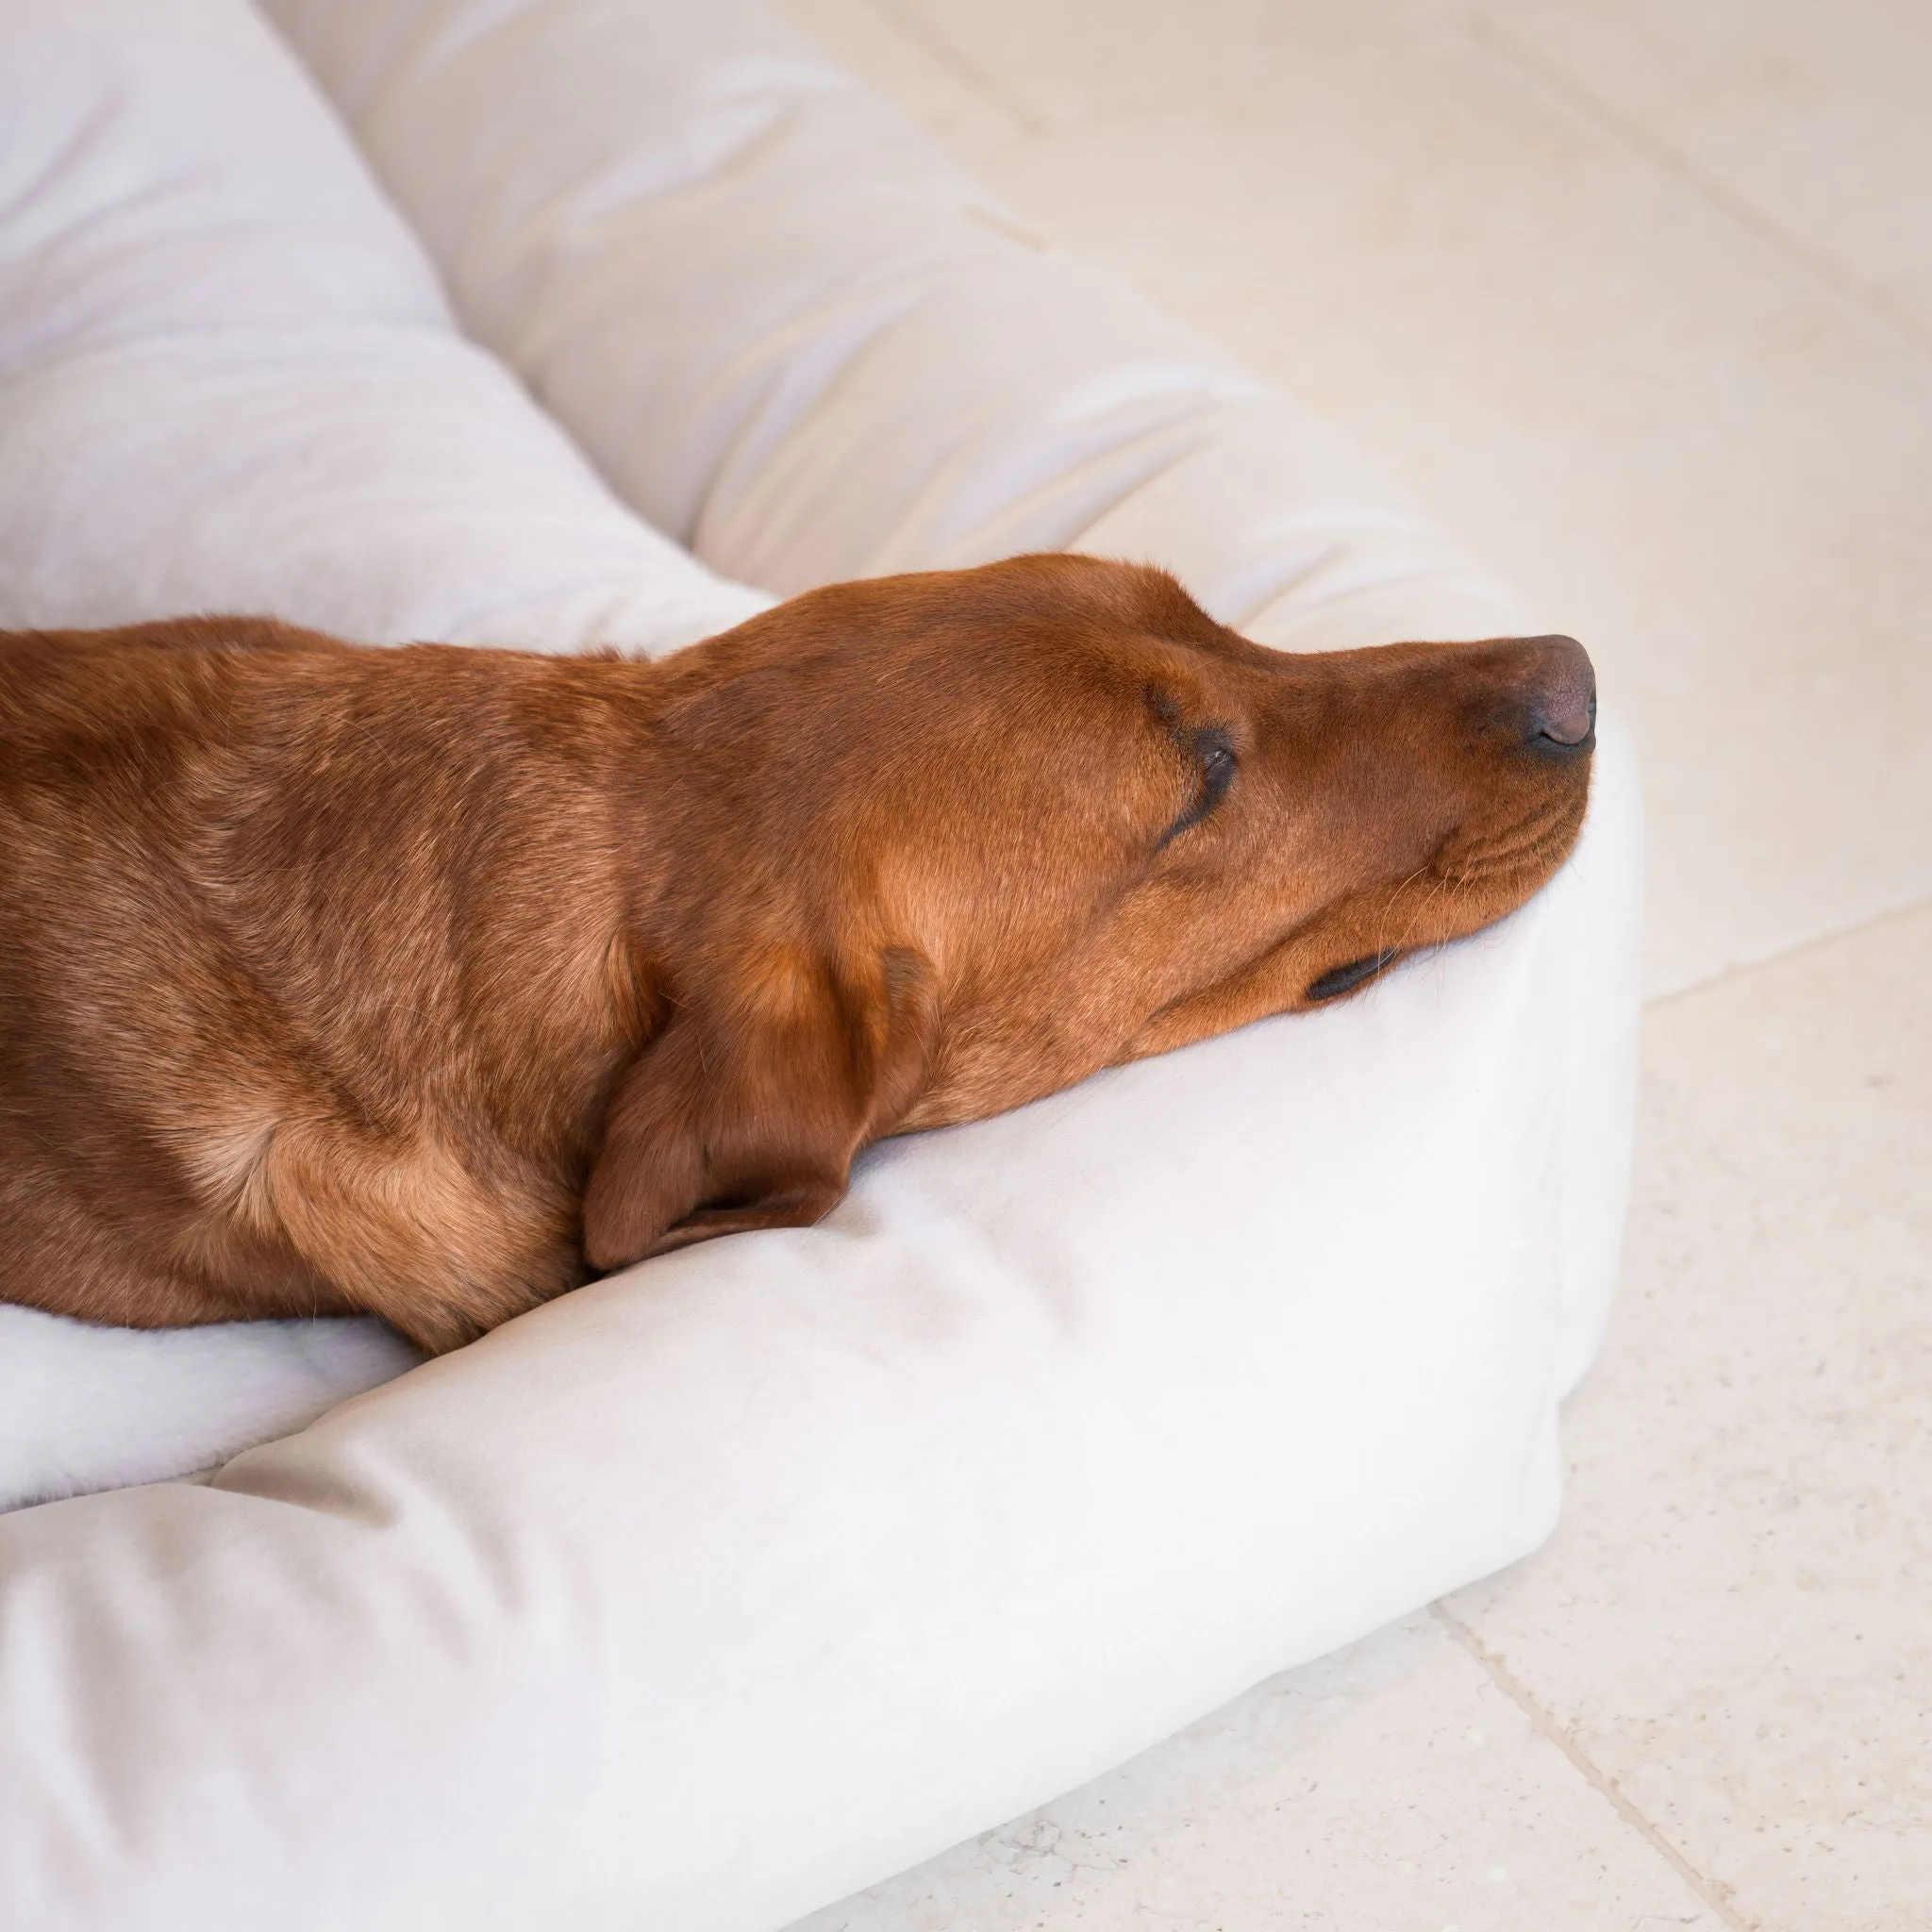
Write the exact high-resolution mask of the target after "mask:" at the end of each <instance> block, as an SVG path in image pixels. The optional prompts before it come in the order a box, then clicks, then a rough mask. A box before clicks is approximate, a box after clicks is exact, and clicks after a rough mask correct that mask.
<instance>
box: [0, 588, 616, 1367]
mask: <svg viewBox="0 0 1932 1932" xmlns="http://www.w3.org/2000/svg"><path fill="white" fill-rule="evenodd" d="M615 669H616V667H608V666H607V667H588V666H584V665H581V664H579V665H566V664H557V663H554V662H551V661H550V660H533V659H529V658H522V657H519V656H517V655H516V654H509V653H485V652H458V651H449V650H444V649H442V648H441V647H436V646H419V647H411V648H409V649H408V650H403V651H397V652H377V651H358V650H354V649H351V648H349V647H346V646H342V645H339V644H336V643H334V642H333V641H330V640H328V639H325V638H319V637H316V636H314V635H313V634H311V633H306V632H301V631H296V630H292V629H290V628H288V627H285V626H281V625H271V624H266V623H260V622H253V621H246V620H243V621H240V622H238V621H234V620H222V621H220V622H219V623H214V622H209V621H193V620H191V621H187V622H183V623H179V624H172V625H143V626H140V627H137V628H135V629H131V630H128V631H125V632H118V633H92V634H60V633H41V634H33V633H29V634H25V635H15V636H8V637H0V1277H4V1278H5V1279H6V1281H7V1283H8V1293H9V1296H10V1297H12V1298H14V1299H20V1300H25V1301H28V1302H36V1301H38V1302H40V1303H41V1304H42V1306H49V1307H58V1308H59V1309H60V1310H61V1311H63V1312H67V1313H73V1314H80V1315H84V1316H88V1317H91V1318H92V1319H96V1320H102V1321H110V1322H135V1323H142V1324H150V1323H165V1322H170V1321H190V1320H200V1321H205V1320H208V1319H209V1318H210V1314H211V1313H213V1312H219V1311H220V1310H221V1309H222V1307H223V1305H224V1302H225V1301H227V1302H228V1304H229V1308H228V1311H229V1312H232V1313H233V1314H235V1315H238V1316H239V1315H243V1314H246V1315H261V1314H267V1313H278V1312H279V1313H302V1314H308V1313H312V1312H317V1311H328V1310H332V1309H337V1308H347V1307H367V1306H372V1305H379V1304H380V1301H381V1298H382V1281H383V1279H384V1278H385V1277H386V1278H387V1279H388V1280H389V1281H390V1282H391V1283H393V1282H397V1281H407V1282H410V1283H414V1284H417V1285H418V1287H419V1289H420V1287H421V1286H423V1285H425V1284H433V1283H434V1282H435V1281H436V1280H437V1279H438V1278H439V1277H440V1276H448V1277H450V1278H451V1280H452V1289H453V1292H454V1293H457V1294H459V1295H461V1296H464V1297H473V1296H474V1294H475V1290H476V1280H475V1277H476V1276H478V1275H480V1274H490V1275H492V1276H494V1275H498V1274H501V1273H502V1269H503V1255H504V1247H505V1243H506V1241H509V1242H511V1243H512V1245H513V1246H514V1247H515V1248H517V1249H518V1250H520V1251H521V1253H520V1255H519V1260H520V1263H521V1266H522V1268H523V1270H524V1272H525V1274H526V1275H527V1277H528V1279H529V1282H530V1285H531V1286H532V1288H534V1289H535V1290H536V1291H538V1292H541V1291H544V1290H545V1289H546V1288H547V1289H548V1290H549V1291H556V1290H558V1289H560V1288H563V1287H566V1286H569V1285H571V1283H572V1282H573V1281H575V1279H576V1278H578V1277H579V1275H580V1273H581V1264H580V1260H579V1258H578V1257H577V1254H576V1251H575V1231H574V1222H575V1202H574V1199H573V1198H572V1189H573V1185H574V1183H575V1181H576V1180H577V1179H578V1178H580V1177H579V1176H576V1175H573V1174H569V1173H567V1172H565V1173H562V1174H559V1172H558V1167H559V1160H561V1164H562V1166H563V1167H564V1168H565V1169H568V1168H569V1167H570V1165H571V1164H572V1162H573V1160H575V1161H576V1162H577V1163H579V1164H580V1162H581V1160H582V1158H584V1150H583V1147H582V1145H581V1143H582V1141H583V1140H584V1138H585V1136H586V1135H587V1134H588V1133H589V1132H590V1130H591V1122H589V1121H588V1120H583V1119H574V1118H568V1117H561V1116H567V1115H568V1114H569V1113H570V1111H571V1104H570V1096H573V1095H576V1096H581V1095H582V1094H583V1093H584V1092H585V1091H588V1090H589V1089H591V1088H593V1087H594V1086H595V1084H596V1082H597V1079H598V1078H599V1075H600V1067H599V1065H598V1064H597V1063H598V1062H599V1060H600V1058H608V1056H609V1054H610V1053H611V1051H612V1050H613V1047H614V1045H615V1042H613V1041H610V1040H609V1039H608V1037H607V1035H608V1023H607V1021H606V1016H605V1006H606V1003H605V1002H604V1001H603V999H602V982H601V979H600V974H601V971H602V961H601V960H600V959H597V958H584V957H579V958H573V957H572V947H571V944H570V942H569V936H570V935H571V934H572V933H573V932H581V933H584V934H586V935H589V934H591V933H592V932H594V931H595V930H597V929H598V928H600V927H602V926H606V925H608V924H614V923H615V917H616V915H615V913H614V912H613V911H612V910H611V908H610V907H609V906H608V904H606V903H601V902H604V901H608V897H609V894H610V892H611V891H613V890H614V885H613V879H614V874H613V870H612V868H611V866H610V865H609V864H608V847H609V844H610V836H609V832H608V825H607V824H606V823H605V821H604V816H603V812H602V809H601V806H600V792H599V787H598V785H597V782H596V777H595V774H594V772H593V771H591V770H587V769H585V767H586V765H587V764H589V765H591V766H594V764H595V763H596V760H597V756H598V748H599V747H598V741H599V737H600V732H599V729H598V719H599V717H600V716H601V715H602V713H603V712H604V711H607V710H608V697H607V696H606V694H605V692H604V691H603V689H602V687H603V685H604V684H608V679H609V678H610V676H611V675H612V673H613V671H614V670H615ZM587 677H588V678H589V679H590V680H591V681H590V682H589V683H587V682H586V679H587ZM601 735H602V736H603V737H605V738H608V729H607V730H605V731H604V732H603V733H602V734H601ZM600 855H601V856H602V858H604V860H605V861H606V862H605V863H603V864H602V865H601V867H600ZM573 894H581V895H582V896H583V897H584V899H585V900H586V902H587V903H586V904H583V905H580V906H575V905H573V904H572V903H571V902H572V897H573ZM574 915H575V916H574ZM486 929H487V930H486ZM479 958H489V959H491V960H494V961H500V962H504V963H503V969H502V971H501V972H500V974H498V975H497V976H495V977H494V978H493V979H491V980H489V981H485V982H483V983H479V982H478V976H477V974H476V973H475V962H476V961H477V960H478V959H479ZM533 1070H541V1071H539V1072H536V1073H535V1076H534V1077H533V1076H532V1074H533ZM519 1071H521V1072H522V1074H524V1077H523V1078H522V1079H520V1080H518V1079H514V1075H515V1074H516V1073H518V1072H519ZM492 1074H498V1075H501V1076H503V1077H500V1078H498V1079H497V1080H496V1081H495V1082H494V1083H492V1078H491V1076H492ZM505 1078H508V1079H511V1080H513V1083H514V1091H508V1090H506V1088H505V1084H504V1082H505ZM578 1110H579V1111H581V1108H579V1109H578ZM472 1124H475V1126H476V1127H477V1129H478V1131H476V1132H475V1134H471V1133H469V1132H468V1131H466V1129H467V1128H468V1127H469V1126H470V1125H472ZM479 1169H480V1170H481V1171H480V1172H479ZM378 1176H382V1177H385V1178H381V1179H378ZM385 1203H388V1204H389V1207H390V1211H389V1213H388V1214H387V1217H386V1220H387V1224H385V1215H384V1212H383V1206H384V1204H385ZM533 1227H534V1228H536V1229H539V1230H541V1234H540V1235H539V1236H538V1237H537V1238H536V1239H535V1241H534V1247H535V1248H536V1249H537V1250H539V1251H538V1252H532V1248H533V1239H532V1235H531V1232H530V1230H531V1229H532V1228H533ZM513 1229H515V1230H521V1231H522V1232H521V1233H518V1234H513V1233H512V1232H511V1230H513ZM291 1232H293V1233H295V1234H296V1237H297V1239H296V1240H295V1241H291V1239H290V1238H289V1236H290V1234H291ZM466 1250H469V1251H471V1252H470V1253H467V1254H466ZM486 1255H487V1257H488V1261H487V1264H486V1263H485V1262H484V1261H483V1260H482V1258H481V1257H484V1256H486ZM318 1262H319V1263H321V1264H322V1265H318ZM345 1269H346V1270H347V1275H346V1278H345ZM38 1284H45V1289H44V1291H37V1285H38ZM57 1285H58V1292H57ZM372 1291H373V1292H374V1294H375V1303H374V1304H373V1303H372V1301H371V1299H370V1295H371V1292H372ZM418 1325H419V1327H420V1324H418ZM431 1339H432V1340H433V1339H434V1337H433V1336H432V1338H431ZM452 1339H458V1338H452Z"/></svg>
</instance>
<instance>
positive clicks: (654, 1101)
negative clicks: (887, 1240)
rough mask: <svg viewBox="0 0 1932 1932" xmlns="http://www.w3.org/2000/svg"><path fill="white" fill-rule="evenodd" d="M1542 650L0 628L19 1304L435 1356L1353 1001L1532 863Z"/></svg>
mask: <svg viewBox="0 0 1932 1932" xmlns="http://www.w3.org/2000/svg"><path fill="white" fill-rule="evenodd" d="M1588 687H1589V672H1588V662H1587V660H1586V659H1584V658H1583V657H1582V653H1581V652H1580V651H1579V650H1577V648H1576V647H1575V646H1574V645H1573V644H1570V643H1568V642H1567V641H1562V640H1556V641H1552V640H1531V641H1514V642H1507V641H1506V642H1501V643H1495V644H1488V645H1474V646H1426V645H1404V646H1391V647H1388V648H1387V649H1385V650H1382V651H1367V652H1354V653H1346V654H1334V655H1330V656H1327V657H1307V658H1293V657H1286V656H1282V655H1280V654H1276V653H1273V652H1268V651H1264V650H1262V649H1260V648H1259V647H1257V646H1255V645H1252V644H1249V643H1247V642H1245V641H1243V640H1241V639H1239V638H1236V637H1234V636H1233V635H1232V634H1231V633H1229V632H1226V631H1224V630H1223V629H1221V628H1220V627H1219V626H1218V625H1214V624H1212V623H1211V621H1210V620H1208V618H1206V617H1205V616H1204V615H1203V614H1202V613H1201V612H1200V611H1199V610H1198V609H1196V608H1195V607H1194V606H1193V605H1191V603H1190V602H1189V601H1188V599H1187V598H1186V597H1185V596H1184V595H1183V594H1182V593H1181V592H1180V591H1178V589H1177V588H1176V587H1174V585H1173V583H1172V582H1171V581H1170V580H1169V579H1167V578H1165V577H1162V576H1160V575H1158V574H1157V573H1153V572H1146V571H1139V570H1133V569H1129V568H1127V567H1125V566H1120V565H1108V564H1102V563H1097V562H1093V561H1091V560H1087V559H1079V558H1023V559H1017V560H1015V561H1014V562H1011V563H1008V564H1004V565H995V566H990V567H988V568H987V569H985V570H981V571H977V572H971V573H958V574H953V575H933V576H926V577H915V578H898V579H881V580H875V581H874V582H871V583H864V584H857V585H849V586H841V587H836V588H835V589H833V590H830V591H819V592H814V593H811V594H810V595H808V596H807V597H804V598H800V599H797V600H795V601H794V602H793V603H791V604H790V605H786V606H783V607H781V608H779V609H777V610H774V611H772V612H770V613H768V614H767V615H765V616H763V617H760V618H757V619H755V620H753V621H752V622H751V623H750V624H748V625H742V626H741V627H740V628H739V629H738V630H736V631H733V632H730V633H727V634H726V635H725V636H724V637H722V638H717V639H713V640H711V641H709V642H708V643H706V644H702V645H698V646H694V647H692V648H691V650H689V651H686V652H684V653H681V654H679V655H678V656H677V657H676V658H673V659H671V660H668V661H667V662H665V663H663V664H656V665H654V664H645V663H636V662H629V661H625V660H623V659H619V658H541V657H532V656H525V655H521V654H517V653H510V652H490V651H474V650H459V649H455V648H450V647H445V646H439V645H417V646H410V647H408V648H405V649H400V650H391V651H378V650H362V649H357V648H353V647H350V646H347V645H342V644H339V643H336V642H334V641H331V640H328V639H325V638H322V637H318V636H315V635H313V634H311V633H306V632H300V631H294V630H291V629H288V628H286V627H284V626H279V625H269V624H265V623H261V622H258V621H248V620H216V619H204V620H187V621H183V622H179V623H175V624H169V625H148V626H142V627H138V628H136V629H133V630H128V631H121V632H104V633H66V634H55V633H29V634H25V635H22V636H14V637H0V1297H4V1298H7V1299H10V1300H16V1301H22V1302H26V1303H29V1304H32V1305H34V1306H38V1307H45V1308H51V1309H55V1310H58V1311H60V1312H64V1313H69V1314H75V1315H80V1316H83V1317H87V1318H91V1319H93V1320H97V1321H104V1322H114V1323H127V1324H172V1323H187V1322H201V1321H210V1320H222V1319H232V1318H236V1317H241V1316H256V1315H292V1314H311V1313H318V1312H323V1313H326V1312H347V1311H350V1310H358V1309H370V1310H373V1311H375V1312H376V1313H379V1314H382V1315H385V1316H387V1317H388V1318H389V1319H390V1320H391V1321H392V1322H393V1323H394V1324H396V1325H397V1326H398V1327H400V1328H402V1329H403V1330H404V1331H405V1332H406V1333H407V1334H408V1335H409V1336H411V1337H412V1338H413V1339H414V1340H416V1341H419V1342H420V1343H422V1344H423V1345H424V1346H425V1347H427V1348H430V1349H444V1348H448V1347H452V1346H456V1345H458V1344H459V1343H460V1342H462V1341H467V1340H470V1339H471V1338H473V1337H474V1336H475V1335H477V1334H479V1333H481V1332H482V1331H483V1330H485V1329H487V1328H489V1327H491V1326H492V1325H494V1324H496V1323H498V1322H501V1321H503V1320H506V1319H507V1318H508V1317H509V1316H511V1315H513V1314H516V1313H518V1312H520V1311H522V1310H523V1309H525V1308H527V1307H532V1306H534V1305H535V1304H536V1303H538V1302H540V1301H541V1300H543V1299H545V1298H547V1297H549V1296H551V1295H554V1294H556V1293H558V1292H560V1291H563V1290H566V1289H568V1288H570V1287H573V1286H575V1284H576V1283H578V1282H580V1281H581V1280H583V1279H585V1278H586V1276H587V1274H590V1273H593V1272H597V1271H601V1270H604V1269H608V1268H610V1267H614V1266H617V1265H621V1264H622V1263H624V1262H625V1261H628V1260H632V1259H635V1258H638V1257H641V1256H643V1255H646V1254H652V1253H658V1252H661V1251H662V1250H664V1249H666V1248H669V1247H675V1246H677V1245H680V1244H681V1243H682V1242H684V1241H691V1240H698V1239H703V1238H705V1237H706V1236H708V1235H711V1234H717V1233H725V1232H730V1231H732V1230H734V1229H737V1228H745V1227H756V1226H771V1225H784V1224H801V1223H806V1222H809V1221H811V1220H814V1219H816V1218H817V1217H818V1216H819V1215H820V1214H822V1213H823V1212H824V1210H825V1208H828V1207H829V1206H830V1205H831V1204H832V1203H833V1202H834V1201H835V1200H836V1199H837V1198H838V1197H839V1194H840V1193H841V1191H842V1190H843V1187H844V1185H845V1179H846V1174H847V1170H848V1168H849V1164H850V1161H851V1158H852V1157H853V1155H854V1154H855V1153H856V1152H857V1150H858V1148H859V1147H861V1146H863V1145H864V1144H865V1143H866V1142H867V1141H871V1140H874V1139H875V1138H877V1137H878V1136H880V1135H882V1134H886V1133H890V1132H893V1131H896V1130H899V1129H902V1128H907V1127H918V1126H925V1125H932V1124H940V1123H942V1122H947V1121H955V1120H964V1119H971V1118H974V1117H977V1116H980V1115H984V1114H987V1113H991V1112H994V1111H997V1110H999V1109H1000V1108H1005V1107H1009V1106H1013V1105H1016V1104H1018V1103H1019V1102H1021V1101H1024V1100H1026V1099H1029V1098H1032V1097H1034V1096H1036V1095H1037V1094H1040V1093H1042V1092H1046V1091H1052V1090H1053V1089H1054V1088H1056V1087H1058V1086H1062V1085H1065V1084H1067V1083H1068V1082H1069V1081H1072V1080H1074V1079H1078V1078H1080V1077H1082V1076H1083V1075H1084V1074H1088V1073H1090V1072H1091V1071H1093V1070H1094V1069H1096V1068H1098V1067H1100V1066H1104V1065H1107V1064H1108V1063H1110V1062H1113V1061H1117V1060H1121V1059H1125V1058H1135V1057H1138V1056H1140V1055H1142V1054H1146V1053H1156V1052H1161V1051H1164V1050H1166V1049H1167V1048H1170V1047H1173V1046H1176V1045H1180V1044H1184V1043H1186V1042H1187V1041H1191V1040H1194V1039H1199V1038H1202V1037H1205V1036H1206V1035H1208V1034H1210V1033H1215V1032H1220V1031H1224V1030H1225V1029H1227V1028H1228V1027H1231V1026H1235V1025H1239V1024H1242V1023H1244V1022H1245V1021H1247V1020H1250V1019H1254V1018H1257V1017H1259V1016H1260V1015H1262V1014H1264V1013H1270V1012H1276V1011H1282V1010H1286V1009H1291V1008H1296V1007H1300V1006H1306V1005H1309V1004H1314V1003H1317V1002H1319V1001H1320V1000H1321V999H1323V998H1325V997H1329V996H1333V995H1335V994H1339V993H1340V992H1342V991H1347V990H1349V988H1350V987H1352V986H1353V985H1355V984H1357V983H1358V982H1359V981H1361V980H1363V979H1366V978H1368V977H1370V976H1372V975H1373V973H1374V971H1375V970H1377V969H1378V968H1379V967H1380V966H1381V965H1382V964H1386V963H1387V961H1388V960H1389V959H1391V958H1394V957H1396V956H1398V955H1399V954H1401V953H1403V952H1406V951H1409V950H1412V949H1414V948H1415V947H1417V946H1419V945H1424V944H1428V943H1432V942H1434V941H1439V940H1441V939H1445V938H1449V937H1454V936H1457V935H1459V934H1461V933H1466V932H1469V931H1473V930H1474V929H1475V928H1476V927H1477V926H1479V925H1482V924H1487V923H1488V922H1489V921H1491V920H1492V919H1494V918H1496V917H1498V916H1500V915H1501V914H1502V913H1503V912H1505V911H1507V910H1509V909H1510V908H1512V907H1514V906H1515V905H1517V904H1519V903H1520V902H1521V901H1522V900H1523V899H1524V898H1526V897H1527V896H1528V895H1529V893H1530V892H1531V891H1534V890H1535V889H1536V888H1537V887H1538V886H1539V885H1541V883H1542V881H1543V880H1544V879H1545V878H1546V877H1547V876H1548V874H1550V872H1551V871H1553V870H1554V869H1555V867H1556V865H1557V863H1559V862H1560V860H1561V858H1562V857H1563V856H1564V854H1565V853H1566V852H1567V851H1568V849H1569V846H1570V844H1571V843H1572V841H1574V836H1575V833H1576V829H1577V826H1578V825H1579V824H1580V822H1581V817H1582V812H1583V807H1584V801H1585V796H1586V792H1587V787H1588V769H1589V751H1590V745H1591V737H1590V734H1589V723H1588V714H1587V710H1586V706H1587V705H1593V698H1591V697H1590V695H1589V689H1588Z"/></svg>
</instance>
